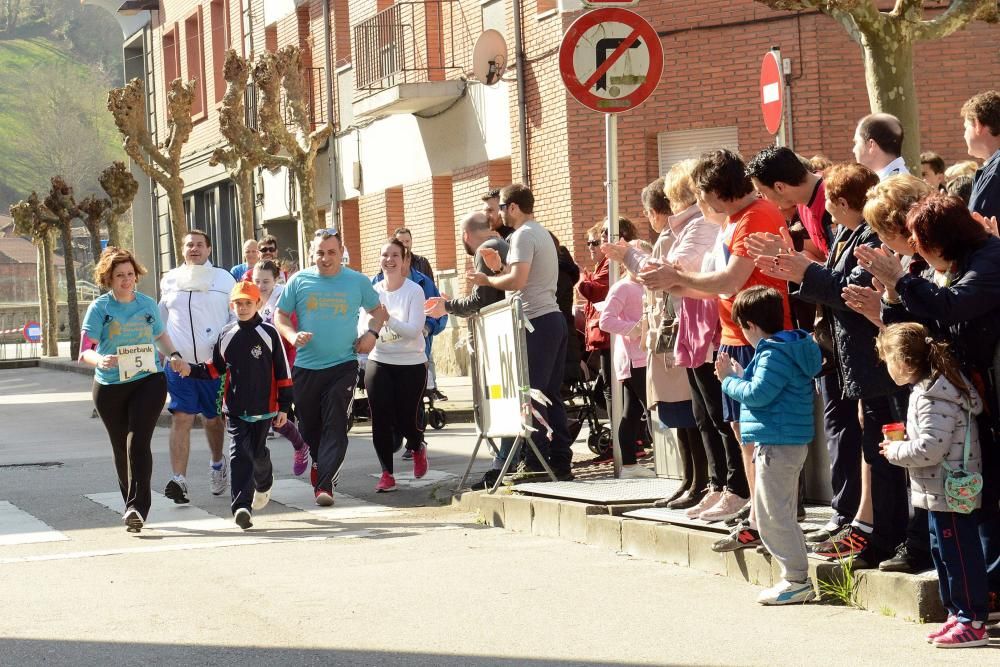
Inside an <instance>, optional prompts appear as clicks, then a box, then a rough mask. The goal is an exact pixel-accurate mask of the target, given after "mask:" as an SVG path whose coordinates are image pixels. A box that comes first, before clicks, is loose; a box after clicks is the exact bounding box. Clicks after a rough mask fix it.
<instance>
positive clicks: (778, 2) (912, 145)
mask: <svg viewBox="0 0 1000 667" xmlns="http://www.w3.org/2000/svg"><path fill="white" fill-rule="evenodd" d="M756 1H757V2H759V3H761V4H763V5H767V6H768V7H770V8H771V9H783V10H787V11H803V10H815V11H820V12H822V13H824V14H826V15H828V16H830V17H831V18H833V19H835V20H836V21H837V22H838V23H839V24H840V25H841V26H842V27H843V28H844V30H846V31H847V34H848V35H850V36H851V39H853V40H854V41H855V42H857V43H858V44H859V45H860V46H861V52H862V55H863V57H864V64H865V83H866V85H867V88H868V101H869V103H870V105H871V110H872V112H873V113H875V112H885V113H891V114H893V115H894V116H896V117H897V118H899V120H900V122H902V124H903V130H904V132H903V134H904V141H903V157H904V158H905V159H906V162H907V163H908V164H909V165H910V167H911V168H913V167H919V165H920V110H919V107H918V106H917V93H916V86H915V85H914V80H913V45H914V44H915V43H916V42H918V41H923V40H933V39H942V38H944V37H947V36H948V35H950V34H952V33H953V32H955V31H956V30H960V29H961V28H964V27H965V26H966V25H968V24H969V23H971V22H973V21H976V20H981V21H986V22H988V23H996V22H997V21H998V19H1000V15H998V9H997V0H951V2H949V3H948V5H947V7H945V8H944V11H942V12H940V13H938V14H935V15H934V16H932V17H927V16H925V13H924V2H923V0H896V2H895V4H894V6H893V8H892V9H890V10H880V9H879V8H878V6H877V5H876V3H875V0H756ZM955 113H958V107H957V106H956V108H955ZM917 171H918V172H919V169H917Z"/></svg>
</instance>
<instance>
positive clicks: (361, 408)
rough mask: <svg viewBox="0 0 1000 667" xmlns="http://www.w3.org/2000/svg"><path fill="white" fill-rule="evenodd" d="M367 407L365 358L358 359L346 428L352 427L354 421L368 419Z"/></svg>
mask: <svg viewBox="0 0 1000 667" xmlns="http://www.w3.org/2000/svg"><path fill="white" fill-rule="evenodd" d="M359 394H360V395H359ZM369 410H370V408H369V407H368V396H367V395H366V394H365V359H364V358H359V359H358V383H357V386H355V388H354V400H353V401H351V408H350V410H348V412H347V430H348V431H350V430H351V429H352V428H354V423H355V422H359V421H369V420H370V419H371V413H370V412H369Z"/></svg>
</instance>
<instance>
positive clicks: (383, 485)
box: [375, 472, 396, 493]
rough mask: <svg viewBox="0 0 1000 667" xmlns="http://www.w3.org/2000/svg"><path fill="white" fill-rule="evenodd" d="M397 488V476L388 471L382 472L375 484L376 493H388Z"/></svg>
mask: <svg viewBox="0 0 1000 667" xmlns="http://www.w3.org/2000/svg"><path fill="white" fill-rule="evenodd" d="M395 490H396V478H395V477H393V476H392V475H390V474H389V473H387V472H383V473H382V477H380V478H379V480H378V484H376V485H375V491H376V493H388V492H390V491H395Z"/></svg>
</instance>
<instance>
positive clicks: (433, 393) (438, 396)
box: [427, 387, 448, 401]
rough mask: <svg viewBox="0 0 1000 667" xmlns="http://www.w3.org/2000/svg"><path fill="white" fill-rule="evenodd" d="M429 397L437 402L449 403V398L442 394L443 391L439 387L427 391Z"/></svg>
mask: <svg viewBox="0 0 1000 667" xmlns="http://www.w3.org/2000/svg"><path fill="white" fill-rule="evenodd" d="M427 395H428V396H430V397H431V398H433V399H434V400H435V401H447V400H448V397H447V396H445V395H444V394H442V393H441V390H440V389H438V388H437V387H434V388H433V389H428V390H427Z"/></svg>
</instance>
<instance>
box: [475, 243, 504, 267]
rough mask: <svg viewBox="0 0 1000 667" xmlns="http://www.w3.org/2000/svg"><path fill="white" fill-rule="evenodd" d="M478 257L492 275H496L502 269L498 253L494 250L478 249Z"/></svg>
mask: <svg viewBox="0 0 1000 667" xmlns="http://www.w3.org/2000/svg"><path fill="white" fill-rule="evenodd" d="M479 256H480V257H482V258H483V263H484V264H486V266H487V267H488V268H489V270H490V271H492V272H493V273H497V272H498V271H499V270H500V269H501V268H503V261H502V260H501V259H500V253H498V252H497V251H496V248H479Z"/></svg>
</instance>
